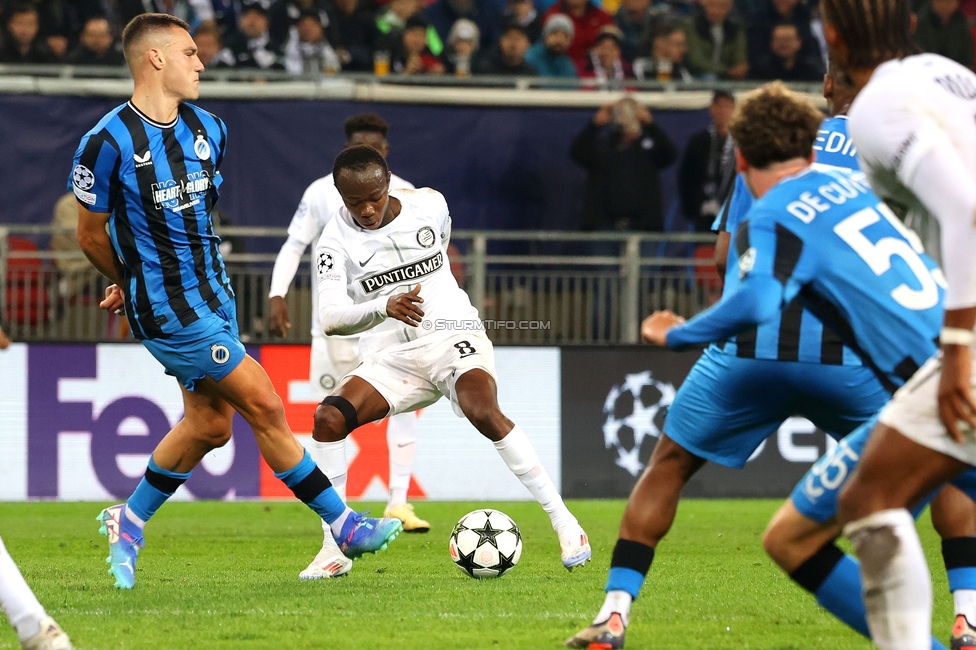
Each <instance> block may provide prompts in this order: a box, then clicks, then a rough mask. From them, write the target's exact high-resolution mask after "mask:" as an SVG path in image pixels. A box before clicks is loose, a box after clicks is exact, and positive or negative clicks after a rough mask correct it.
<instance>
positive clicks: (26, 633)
mask: <svg viewBox="0 0 976 650" xmlns="http://www.w3.org/2000/svg"><path fill="white" fill-rule="evenodd" d="M0 605H2V606H3V611H4V612H5V613H6V614H7V618H9V619H10V624H11V625H13V626H14V629H15V630H17V638H18V639H20V641H26V640H27V639H29V638H31V637H32V636H34V635H36V634H37V633H38V632H39V631H40V629H41V621H42V620H44V618H46V617H47V613H46V612H45V611H44V608H43V607H42V606H41V604H40V603H39V602H37V597H35V596H34V592H33V591H31V588H30V587H28V586H27V582H25V581H24V576H23V575H21V573H20V569H18V568H17V565H16V564H14V560H13V558H12V557H10V553H8V552H7V547H6V546H4V545H3V540H2V539H0Z"/></svg>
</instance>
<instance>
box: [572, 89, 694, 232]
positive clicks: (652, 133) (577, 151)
mask: <svg viewBox="0 0 976 650" xmlns="http://www.w3.org/2000/svg"><path fill="white" fill-rule="evenodd" d="M570 156H571V157H572V159H573V160H574V161H576V162H577V163H579V164H580V165H582V166H583V167H585V168H586V170H587V172H588V177H587V181H586V204H585V206H584V210H583V229H584V230H645V231H656V232H660V231H662V230H664V216H663V212H662V209H661V179H660V173H661V170H662V169H664V168H666V167H669V166H670V165H671V164H673V163H674V161H675V160H676V159H677V157H678V151H677V149H675V146H674V143H672V142H671V138H669V137H668V134H667V133H666V132H665V131H664V129H662V128H661V127H660V126H659V125H658V124H656V123H655V122H654V119H653V117H652V116H651V113H650V111H648V110H647V109H646V108H645V107H643V106H641V105H639V104H638V103H637V102H636V101H635V100H634V99H633V98H630V97H626V98H624V99H622V100H620V101H618V102H616V103H614V104H609V105H607V106H604V107H603V108H601V109H600V110H599V111H597V113H596V115H594V116H593V119H592V120H591V121H590V123H589V124H587V125H586V128H585V129H583V131H582V132H580V134H579V135H577V136H576V139H575V140H574V141H573V145H572V148H571V150H570Z"/></svg>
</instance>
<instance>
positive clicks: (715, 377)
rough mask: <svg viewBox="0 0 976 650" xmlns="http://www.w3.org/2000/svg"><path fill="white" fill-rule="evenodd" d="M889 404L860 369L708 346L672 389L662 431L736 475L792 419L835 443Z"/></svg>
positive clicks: (874, 381)
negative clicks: (737, 353) (742, 356)
mask: <svg viewBox="0 0 976 650" xmlns="http://www.w3.org/2000/svg"><path fill="white" fill-rule="evenodd" d="M890 397H891V396H890V395H889V394H888V393H887V391H885V389H884V388H882V386H881V382H879V381H878V379H877V377H875V375H874V373H873V372H871V371H870V370H869V369H867V368H865V367H863V366H828V365H820V364H816V363H800V362H793V361H767V360H765V359H740V358H739V357H736V356H733V355H731V354H725V353H724V352H722V351H721V350H719V349H717V348H715V347H710V348H708V349H707V350H705V353H704V354H703V355H702V356H701V358H699V359H698V362H697V363H695V365H694V367H693V368H692V369H691V372H690V373H688V377H687V378H686V379H685V381H684V383H683V384H682V385H681V388H680V389H678V394H677V395H675V398H674V403H673V404H672V405H671V407H670V408H669V409H668V416H667V419H666V420H665V422H664V432H665V433H666V434H668V437H669V438H671V439H672V440H674V441H675V442H676V443H678V444H679V445H681V446H682V447H683V448H685V449H687V450H688V451H690V452H691V453H693V454H695V455H696V456H700V457H701V458H704V459H705V460H708V461H710V462H713V463H718V464H719V465H724V466H726V467H735V468H739V467H743V466H744V465H745V464H746V461H747V460H748V459H749V457H750V456H751V455H752V453H753V452H754V451H755V450H756V449H757V448H758V447H759V445H760V444H761V443H762V441H763V440H765V439H766V438H767V437H768V436H769V435H771V434H772V433H774V432H775V431H776V430H777V429H779V427H780V425H782V424H783V422H785V421H786V420H787V419H788V418H790V417H792V416H794V415H800V416H803V417H805V418H807V419H808V420H810V421H811V422H813V423H814V424H815V425H817V426H818V427H820V428H821V429H823V430H824V431H826V432H827V433H828V434H830V435H831V436H833V437H835V438H842V437H844V436H846V435H847V434H848V433H850V432H851V431H853V430H854V429H856V428H857V427H858V426H860V425H861V424H862V423H864V421H865V420H867V419H869V418H870V417H871V416H873V415H874V414H875V413H876V412H877V411H878V410H879V409H880V408H881V407H882V406H884V404H885V403H886V402H887V401H888V399H889V398H890Z"/></svg>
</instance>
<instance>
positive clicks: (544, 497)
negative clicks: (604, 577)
mask: <svg viewBox="0 0 976 650" xmlns="http://www.w3.org/2000/svg"><path fill="white" fill-rule="evenodd" d="M453 390H454V392H455V393H456V399H457V403H458V406H459V407H460V408H461V411H462V412H463V413H464V416H465V417H466V418H467V419H468V421H469V422H471V424H472V425H474V428H475V429H477V430H478V431H479V432H480V433H481V434H482V435H483V436H485V437H486V438H488V439H489V440H491V441H492V443H493V444H494V445H495V450H496V451H498V455H499V456H501V457H502V460H504V461H505V464H506V465H507V466H508V468H509V469H510V470H511V471H512V473H513V474H515V476H517V477H518V479H519V480H520V481H521V482H522V485H524V486H525V487H526V488H527V489H528V490H529V492H530V493H531V494H532V496H533V497H535V500H536V501H538V502H539V505H541V506H542V509H543V510H545V511H546V514H547V515H549V520H550V522H551V523H552V527H553V530H555V531H556V535H557V537H558V538H559V552H560V556H561V558H562V563H563V566H564V567H566V568H567V569H569V570H570V571H572V570H573V569H574V568H576V567H578V566H583V565H584V564H586V563H587V562H589V561H590V557H591V555H592V551H591V549H590V542H589V539H588V538H587V536H586V532H584V530H583V528H582V526H580V525H579V522H578V521H577V519H576V517H574V516H573V514H572V513H571V512H570V511H569V508H567V507H566V504H565V503H563V499H562V497H561V496H559V491H558V490H556V486H555V484H554V483H553V482H552V479H550V478H549V473H548V472H547V471H546V468H545V467H543V466H542V462H541V461H540V460H539V455H538V454H537V453H536V451H535V448H534V447H533V446H532V443H531V442H529V439H528V437H527V436H526V435H525V432H524V431H522V429H520V428H519V427H518V426H517V425H516V424H514V423H513V422H512V421H511V420H509V419H508V418H507V417H505V415H504V414H503V413H502V412H501V409H499V408H498V399H497V390H496V386H495V380H494V378H493V377H492V376H491V375H490V374H488V372H486V371H485V370H483V369H481V368H472V369H470V370H468V371H467V372H465V373H464V374H462V375H461V376H460V377H458V378H457V380H456V381H455V382H454V389H453Z"/></svg>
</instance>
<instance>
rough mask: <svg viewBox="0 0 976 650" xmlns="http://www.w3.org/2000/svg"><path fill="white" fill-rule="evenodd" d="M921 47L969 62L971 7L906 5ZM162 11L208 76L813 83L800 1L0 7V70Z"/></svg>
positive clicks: (107, 35)
mask: <svg viewBox="0 0 976 650" xmlns="http://www.w3.org/2000/svg"><path fill="white" fill-rule="evenodd" d="M914 2H915V11H916V14H917V18H918V28H917V31H916V34H915V37H916V39H917V42H918V45H919V47H920V48H921V49H922V50H925V51H932V52H937V53H939V54H942V55H944V56H948V57H950V58H952V59H954V60H956V61H958V62H959V63H961V64H963V65H965V66H967V67H972V65H973V29H974V25H976V0H914ZM144 12H165V13H170V14H173V15H176V16H179V17H180V18H183V19H185V20H186V21H187V22H188V23H190V25H191V26H192V28H193V34H194V39H195V40H196V42H197V45H198V47H199V50H200V58H201V59H202V60H203V62H204V64H205V65H206V66H207V67H208V68H210V69H219V68H243V69H262V70H278V71H284V72H287V73H291V74H296V75H298V74H320V73H335V72H340V71H347V72H375V73H376V74H393V75H401V74H403V75H457V76H466V75H521V76H545V77H566V78H576V77H578V78H591V79H596V80H600V81H604V82H613V81H625V80H628V79H639V80H658V81H672V82H686V81H692V80H703V81H714V80H747V79H756V80H768V79H781V80H784V81H819V80H820V79H821V78H822V76H823V73H824V68H825V56H826V47H825V44H824V41H823V33H822V28H821V21H820V16H819V15H818V6H817V3H816V2H811V1H808V0H0V17H2V27H3V29H2V34H0V63H31V64H39V63H40V64H43V63H63V64H76V65H94V66H121V65H123V63H124V61H123V57H122V53H121V49H120V45H119V41H120V35H121V29H122V27H123V26H124V25H125V24H126V23H127V22H128V21H129V20H130V19H131V18H132V17H133V16H135V15H137V14H140V13H144Z"/></svg>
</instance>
